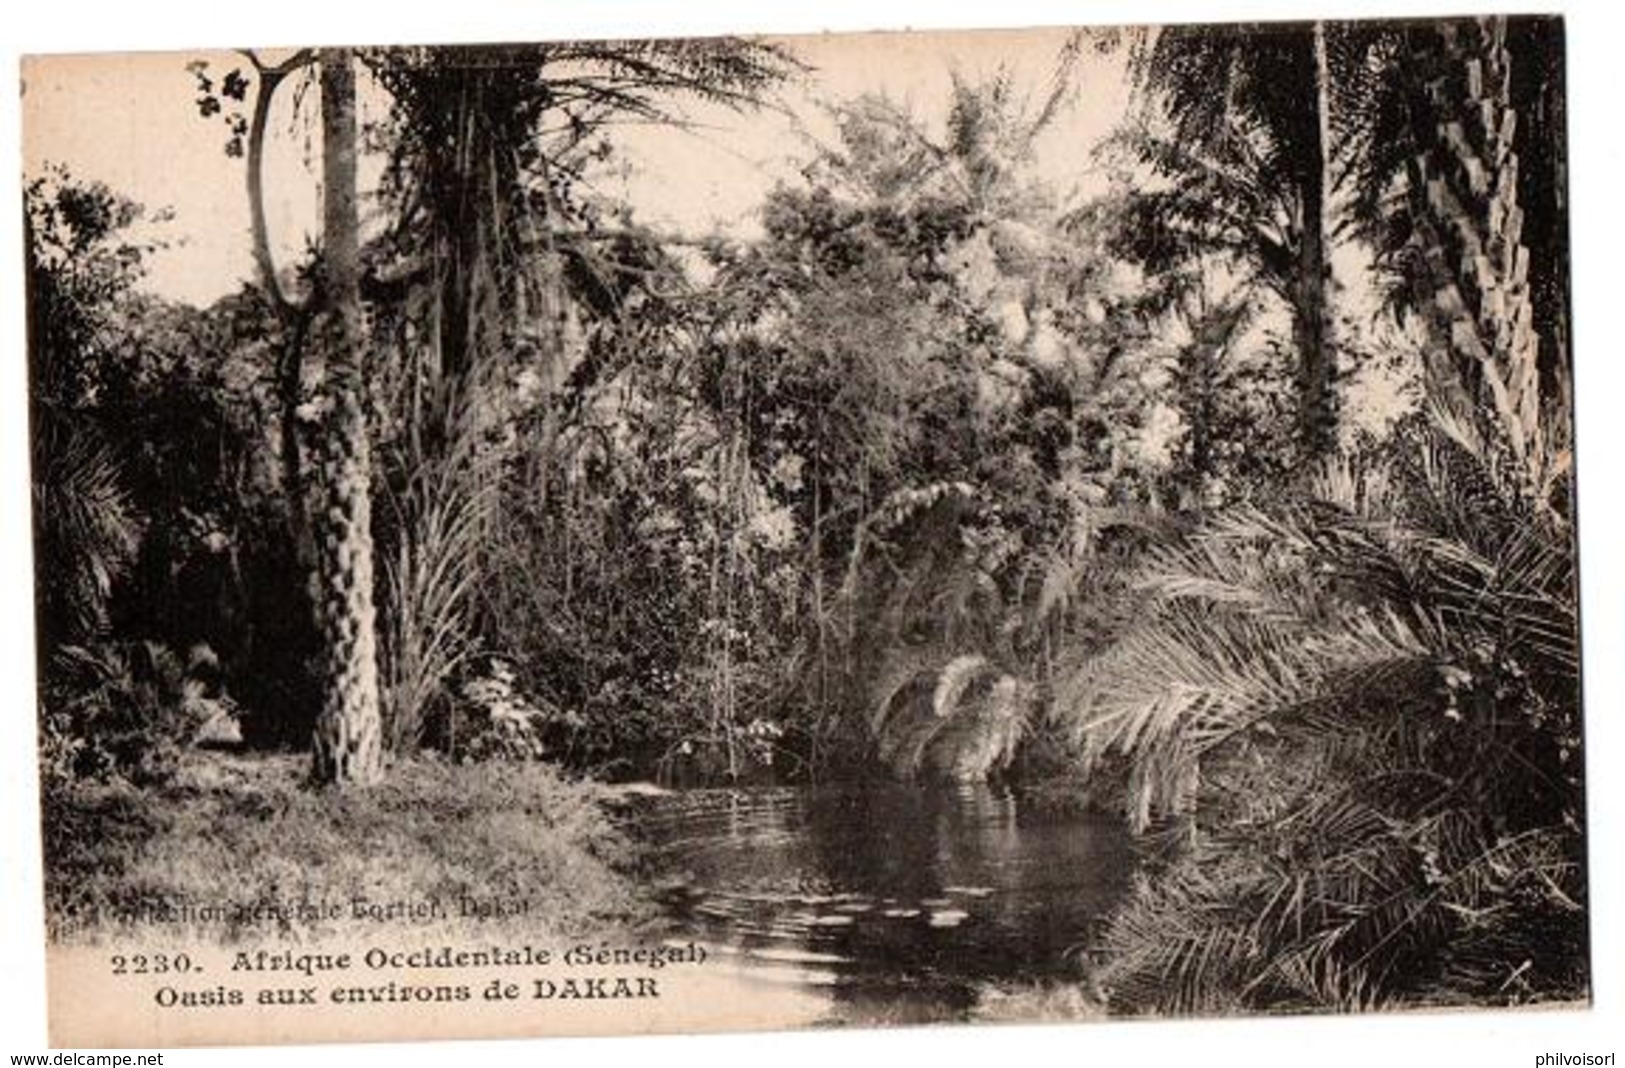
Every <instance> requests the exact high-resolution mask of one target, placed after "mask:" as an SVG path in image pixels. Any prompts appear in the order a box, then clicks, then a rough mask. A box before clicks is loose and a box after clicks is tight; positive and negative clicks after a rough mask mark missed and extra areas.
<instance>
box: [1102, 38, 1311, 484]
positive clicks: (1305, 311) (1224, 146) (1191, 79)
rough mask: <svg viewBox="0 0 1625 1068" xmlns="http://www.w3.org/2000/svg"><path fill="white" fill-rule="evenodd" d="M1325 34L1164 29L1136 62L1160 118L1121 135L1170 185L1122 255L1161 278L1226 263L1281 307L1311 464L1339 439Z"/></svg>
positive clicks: (1149, 205) (1134, 217)
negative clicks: (1331, 316) (1206, 260)
mask: <svg viewBox="0 0 1625 1068" xmlns="http://www.w3.org/2000/svg"><path fill="white" fill-rule="evenodd" d="M1324 34H1325V29H1324V27H1322V26H1321V25H1320V24H1314V25H1302V24H1299V25H1287V24H1280V25H1262V24H1241V25H1233V26H1169V27H1165V28H1163V29H1161V30H1159V31H1157V32H1156V34H1155V35H1154V36H1153V37H1151V38H1149V39H1148V40H1147V41H1145V42H1144V43H1142V44H1141V45H1140V46H1139V47H1138V48H1137V49H1136V51H1135V53H1134V55H1133V57H1132V61H1131V70H1132V71H1133V72H1134V75H1135V77H1136V79H1137V81H1138V83H1139V85H1140V87H1141V88H1142V90H1143V91H1144V92H1145V93H1146V94H1147V95H1146V102H1147V105H1148V107H1149V108H1150V109H1151V115H1152V117H1153V120H1154V121H1153V122H1151V123H1148V124H1147V125H1146V126H1145V127H1144V128H1142V129H1140V130H1137V131H1134V132H1132V133H1130V134H1129V135H1127V136H1126V138H1125V141H1126V143H1127V146H1128V148H1129V150H1130V153H1131V155H1132V157H1133V158H1134V159H1135V160H1136V161H1137V162H1138V163H1139V164H1140V165H1143V166H1146V167H1149V168H1150V169H1151V170H1152V171H1153V173H1154V174H1155V175H1156V176H1157V177H1159V178H1161V179H1163V180H1165V182H1166V187H1165V188H1162V189H1160V190H1157V191H1154V192H1150V193H1147V194H1144V195H1142V196H1140V197H1137V198H1136V202H1135V203H1134V204H1133V205H1132V212H1131V216H1130V219H1129V222H1130V226H1129V227H1128V229H1127V231H1126V233H1125V238H1126V239H1125V241H1124V242H1123V243H1122V247H1123V249H1124V251H1127V252H1129V253H1130V254H1132V255H1133V256H1134V257H1135V258H1137V259H1139V260H1140V261H1142V262H1144V263H1145V264H1146V265H1147V266H1148V267H1151V268H1152V269H1157V270H1166V269H1170V268H1174V267H1178V266H1181V265H1183V264H1185V263H1187V262H1190V261H1192V260H1194V259H1197V258H1202V257H1208V256H1219V257H1222V258H1224V259H1226V260H1227V261H1229V262H1230V263H1231V265H1232V266H1233V267H1234V268H1235V269H1237V270H1238V271H1240V272H1241V273H1242V274H1244V275H1246V276H1248V277H1250V278H1251V280H1252V281H1254V282H1255V283H1256V284H1257V285H1258V286H1259V287H1260V288H1262V289H1263V290H1266V291H1268V292H1272V293H1274V294H1275V295H1277V296H1278V297H1279V298H1280V299H1281V300H1282V301H1283V302H1284V303H1285V305H1286V307H1287V308H1288V310H1289V313H1290V316H1291V323H1292V327H1291V329H1292V342H1293V347H1294V349H1295V350H1296V354H1297V358H1298V372H1297V379H1298V396H1299V404H1298V439H1299V441H1300V443H1301V446H1302V449H1303V453H1304V455H1305V456H1307V457H1310V458H1315V457H1321V456H1325V455H1327V454H1328V453H1329V452H1331V451H1332V449H1333V448H1335V446H1336V441H1337V394H1336V361H1335V358H1334V351H1333V345H1332V339H1331V338H1330V336H1329V333H1328V329H1327V325H1328V300H1327V293H1328V287H1329V286H1330V284H1331V273H1330V261H1329V258H1328V257H1329V249H1328V236H1329V227H1328V220H1327V215H1328V205H1327V196H1326V194H1327V174H1326V167H1325V160H1326V144H1325V140H1326V138H1325V132H1324V131H1325V125H1326V111H1325V108H1324V106H1323V101H1324V96H1325V92H1324V90H1325V78H1324V59H1323V56H1324V48H1325V39H1324Z"/></svg>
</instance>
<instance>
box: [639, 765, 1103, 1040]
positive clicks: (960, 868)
mask: <svg viewBox="0 0 1625 1068" xmlns="http://www.w3.org/2000/svg"><path fill="white" fill-rule="evenodd" d="M632 823H633V829H634V833H635V835H636V836H637V837H638V838H640V839H641V840H643V842H644V843H645V844H646V847H647V850H648V854H649V856H650V857H651V858H652V864H653V865H654V878H655V880H656V883H657V885H658V886H660V887H662V888H663V889H662V897H663V900H664V901H665V902H666V905H667V909H668V913H669V916H670V923H671V926H672V936H673V937H674V938H680V939H683V940H687V939H690V938H692V939H696V940H698V941H700V942H701V943H702V944H703V945H705V946H706V947H707V948H708V950H709V951H710V953H711V954H712V955H713V959H714V960H717V961H718V962H719V966H720V968H721V969H723V970H724V971H725V972H726V973H727V974H728V975H729V976H730V978H731V980H732V981H733V982H734V983H735V984H736V985H737V987H738V988H739V995H740V997H742V998H749V997H751V996H752V995H753V994H755V993H763V992H766V991H773V990H777V991H781V992H782V991H784V990H786V989H787V988H789V989H791V990H793V991H795V992H796V993H797V994H799V995H800V996H802V998H803V1000H808V999H811V1000H812V1001H814V1002H815V1003H816V1004H818V1005H819V1006H821V1008H822V1012H821V1013H820V1018H821V1019H824V1020H827V1021H830V1022H835V1021H846V1022H864V1021H875V1020H881V1021H889V1022H930V1021H938V1020H951V1019H959V1018H963V1017H965V1016H967V1015H968V1014H970V1013H971V1012H972V1011H973V1010H974V1009H975V1008H976V1004H977V1002H978V999H979V998H981V997H983V996H985V995H986V994H987V992H988V991H989V990H990V989H991V988H993V987H995V986H997V985H1000V984H1009V983H1012V982H1021V981H1029V980H1044V979H1059V978H1063V977H1070V976H1075V975H1076V965H1075V960H1074V958H1073V955H1072V951H1074V950H1076V949H1077V948H1078V947H1079V946H1080V945H1081V944H1083V943H1084V942H1085V940H1086V939H1087V938H1088V936H1089V934H1090V932H1091V929H1092V927H1093V925H1094V924H1095V923H1096V922H1097V921H1098V919H1099V918H1100V917H1101V916H1102V915H1103V913H1104V911H1105V910H1106V909H1107V908H1109V907H1110V905H1111V904H1112V903H1113V902H1114V901H1115V899H1116V897H1117V896H1118V895H1119V894H1120V893H1121V892H1122V890H1123V888H1124V886H1125V884H1126V882H1127V878H1128V873H1129V870H1130V868H1131V866H1132V863H1133V858H1132V855H1131V850H1130V844H1129V840H1128V836H1127V834H1126V833H1125V831H1124V830H1123V828H1122V826H1121V825H1120V823H1118V822H1117V821H1115V820H1112V819H1109V818H1106V817H1102V816H1098V815H1091V814H1087V813H1079V812H1075V811H1067V812H1057V811H1054V810H1053V809H1049V810H1045V809H1040V808H1038V807H1036V806H1032V805H1029V804H1026V803H1024V802H1023V800H1022V798H1021V797H1020V796H1019V795H1018V794H1016V793H1012V792H1009V791H1003V790H999V789H995V788H989V787H986V786H977V787H966V788H960V789H953V788H946V789H926V788H922V787H903V786H897V785H890V784H883V785H877V784H870V785H863V786H840V787H835V786H820V787H782V788H753V789H703V790H684V791H679V792H676V793H671V794H667V795H664V796H659V797H653V798H644V799H640V800H639V802H638V804H637V808H636V811H635V813H634V814H633V819H632Z"/></svg>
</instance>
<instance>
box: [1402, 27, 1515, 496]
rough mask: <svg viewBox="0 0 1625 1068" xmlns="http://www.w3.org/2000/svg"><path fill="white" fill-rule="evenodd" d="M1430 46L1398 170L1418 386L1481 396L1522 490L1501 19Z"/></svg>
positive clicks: (1451, 401) (1450, 401)
mask: <svg viewBox="0 0 1625 1068" xmlns="http://www.w3.org/2000/svg"><path fill="white" fill-rule="evenodd" d="M1430 51H1431V52H1432V54H1431V55H1429V56H1427V57H1425V58H1426V59H1427V60H1428V61H1430V62H1431V67H1430V72H1429V73H1430V76H1429V77H1428V80H1427V82H1426V84H1425V86H1424V91H1423V100H1424V101H1425V106H1426V107H1427V109H1428V110H1429V111H1430V112H1431V116H1430V118H1431V123H1430V129H1429V130H1428V134H1429V140H1428V142H1427V143H1426V144H1425V145H1424V146H1423V150H1422V151H1421V152H1419V153H1418V155H1417V158H1416V161H1415V163H1414V164H1413V166H1412V171H1411V174H1410V176H1409V177H1410V188H1409V196H1410V201H1411V213H1412V216H1413V219H1414V221H1415V234H1416V245H1415V250H1416V255H1415V257H1414V264H1415V268H1416V269H1415V271H1414V276H1413V284H1414V286H1415V287H1416V289H1417V293H1416V296H1417V297H1418V300H1417V304H1418V306H1419V307H1421V308H1423V309H1424V310H1425V312H1426V315H1427V321H1428V325H1429V327H1430V332H1431V334H1432V337H1433V339H1434V342H1435V344H1434V348H1435V358H1434V359H1432V360H1431V361H1430V364H1429V367H1428V373H1429V380H1430V381H1429V386H1430V390H1431V392H1432V394H1433V396H1434V397H1435V399H1436V400H1437V401H1438V402H1439V403H1441V404H1443V405H1444V406H1445V407H1447V408H1449V409H1453V410H1454V411H1455V412H1456V414H1457V415H1458V416H1464V415H1469V414H1470V413H1471V412H1472V410H1473V409H1474V407H1475V406H1477V405H1478V404H1480V403H1487V404H1488V406H1489V407H1490V410H1491V411H1492V412H1493V413H1494V418H1495V421H1496V423H1497V425H1498V429H1499V430H1500V431H1501V433H1502V435H1503V436H1504V437H1505V439H1506V442H1507V444H1508V446H1509V447H1510V448H1511V450H1512V452H1513V454H1514V456H1515V458H1516V459H1517V461H1518V462H1519V464H1520V467H1521V468H1522V470H1523V471H1524V472H1525V474H1526V475H1527V476H1528V477H1529V479H1530V481H1531V483H1532V485H1531V488H1533V483H1534V482H1537V481H1538V479H1539V472H1538V471H1537V470H1536V469H1537V467H1538V466H1539V457H1540V455H1541V452H1542V441H1541V423H1540V380H1539V363H1538V352H1539V344H1540V343H1539V337H1538V335H1537V332H1536V330H1535V325H1534V307H1533V302H1532V299H1531V294H1530V288H1529V278H1528V275H1529V250H1528V248H1527V247H1526V245H1525V244H1524V241H1523V223H1524V219H1523V211H1522V209H1521V207H1520V206H1519V203H1518V154H1517V151H1516V149H1515V147H1514V137H1515V135H1516V131H1517V120H1518V117H1517V112H1516V109H1515V108H1514V107H1513V105H1512V102H1511V59H1510V56H1509V54H1508V51H1507V47H1506V25H1505V20H1504V19H1501V18H1481V19H1476V20H1473V21H1471V22H1468V23H1463V24H1454V23H1446V24H1444V25H1443V26H1442V27H1441V28H1440V30H1439V32H1438V35H1437V37H1436V38H1435V39H1434V40H1433V41H1432V42H1431V48H1430Z"/></svg>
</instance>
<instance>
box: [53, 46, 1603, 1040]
mask: <svg viewBox="0 0 1625 1068" xmlns="http://www.w3.org/2000/svg"><path fill="white" fill-rule="evenodd" d="M1564 56H1565V47H1564V26H1563V23H1562V21H1561V20H1560V19H1557V18H1554V17H1535V16H1507V15H1496V16H1477V17H1462V18H1451V19H1421V20H1408V21H1359V20H1325V21H1301V22H1290V23H1218V24H1210V25H1178V26H1164V27H1113V28H1088V27H1052V28H1035V29H1028V30H997V31H995V30H977V31H972V30H966V31H954V32H949V31H931V32H910V33H890V34H863V35H840V34H836V35H823V36H807V37H779V38H763V37H752V36H740V37H707V38H688V39H621V40H558V41H543V42H529V43H512V44H502V45H479V46H472V45H456V46H451V45H447V46H427V45H412V46H405V45H388V44H384V45H377V46H354V47H333V46H325V47H320V48H309V49H299V48H277V49H242V50H236V51H208V50H198V51H192V52H170V53H152V52H142V53H123V54H111V53H106V54H72V55H69V54H54V55H34V56H29V57H25V59H24V61H23V64H22V70H21V77H22V82H23V96H22V114H23V148H24V153H23V157H24V158H23V184H24V190H23V191H24V208H25V233H24V244H25V253H26V257H25V274H26V279H25V281H26V300H27V336H28V369H29V377H28V383H29V417H30V423H31V438H30V440H31V449H32V452H31V472H32V474H31V479H32V485H31V490H32V502H33V539H34V541H33V550H34V560H35V597H36V602H37V603H36V618H37V638H38V679H39V693H38V746H39V748H38V767H39V778H40V784H41V785H40V804H41V811H42V814H43V843H44V856H43V868H44V887H43V893H44V900H45V915H46V930H45V932H44V938H45V939H46V945H47V965H48V973H49V974H48V986H49V990H48V1001H49V1014H50V1034H51V1039H52V1041H53V1043H56V1044H59V1045H65V1046H74V1047H148V1048H150V1047H178V1046H219V1045H246V1044H277V1043H312V1042H341V1041H385V1040H390V1041H401V1040H415V1039H427V1038H496V1037H526V1038H532V1037H536V1038H539V1037H547V1036H562V1035H592V1034H631V1033H646V1032H696V1031H732V1030H753V1029H754V1030H762V1029H775V1030H781V1029H794V1028H806V1027H823V1026H875V1025H901V1024H920V1023H958V1024H975V1023H980V1022H990V1021H1018V1022H1037V1021H1106V1020H1112V1019H1118V1018H1126V1017H1156V1018H1163V1019H1171V1018H1188V1017H1199V1016H1215V1015H1224V1016H1237V1015H1244V1016H1280V1015H1292V1014H1324V1013H1346V1012H1361V1013H1387V1012H1405V1011H1415V1010H1437V1009H1470V1010H1480V1011H1482V1010H1501V1009H1509V1008H1515V1007H1529V1006H1538V1007H1545V1008H1551V1007H1558V1008H1566V1009H1572V1010H1584V1009H1585V1008H1586V1006H1588V1004H1589V1003H1590V998H1591V992H1592V973H1591V952H1590V916H1591V912H1590V908H1589V898H1588V878H1587V864H1586V862H1587V836H1586V810H1585V794H1584V790H1585V783H1584V767H1585V761H1584V749H1583V745H1582V740H1583V734H1584V732H1583V729H1582V717H1581V702H1580V685H1579V680H1580V655H1579V649H1580V644H1579V626H1578V614H1579V613H1578V587H1577V577H1576V576H1577V549H1576V546H1577V539H1576V527H1575V493H1574V488H1573V487H1574V471H1575V464H1574V454H1573V448H1572V442H1573V433H1572V427H1573V416H1572V398H1573V388H1572V381H1573V379H1572V374H1571V367H1572V361H1571V341H1570V338H1571V327H1570V321H1571V320H1570V307H1569V290H1570V279H1569V257H1568V230H1569V217H1568V215H1569V209H1568V193H1567V189H1568V173H1567V164H1566V129H1567V127H1566V122H1567V120H1566V111H1565V80H1564V79H1565V74H1564V71H1565V67H1564ZM1565 1063H1580V1062H1578V1061H1571V1062H1565Z"/></svg>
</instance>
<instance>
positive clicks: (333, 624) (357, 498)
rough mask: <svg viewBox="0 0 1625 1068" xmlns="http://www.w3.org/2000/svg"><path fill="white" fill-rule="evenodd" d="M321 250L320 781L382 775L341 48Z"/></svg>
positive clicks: (345, 71) (326, 154) (330, 67)
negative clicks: (324, 405)
mask: <svg viewBox="0 0 1625 1068" xmlns="http://www.w3.org/2000/svg"><path fill="white" fill-rule="evenodd" d="M321 83H322V151H323V167H322V169H323V196H324V209H323V215H324V217H323V248H324V262H325V266H326V286H327V290H326V298H327V315H326V318H327V326H328V330H327V335H328V350H327V374H328V389H329V392H330V398H331V406H330V409H329V411H328V413H327V422H326V426H325V427H324V428H323V435H322V441H321V443H320V448H319V450H318V451H319V455H320V465H319V467H320V479H321V487H320V488H321V506H320V508H319V509H318V510H317V514H316V517H315V520H316V522H315V534H316V552H317V561H316V617H317V620H316V621H317V626H318V628H319V629H320V631H321V635H322V639H323V645H324V649H325V656H326V660H325V663H324V665H323V668H324V670H323V676H324V678H323V682H324V696H323V702H322V710H321V713H320V715H319V716H318V718H317V721H316V734H315V746H314V749H315V755H314V760H313V762H312V767H311V774H312V777H313V778H314V780H315V781H316V782H318V783H323V784H335V785H340V786H344V785H351V784H367V783H372V782H376V781H377V780H378V778H379V776H380V775H381V773H382V768H383V748H382V736H383V731H382V719H381V715H380V709H379V686H378V640H377V619H376V611H375V608H374V605H373V549H372V502H371V478H372V471H371V467H372V461H371V453H370V450H369V447H368V442H367V421H366V415H365V411H364V408H363V406H362V402H361V397H362V389H363V384H362V368H361V321H360V320H361V295H360V250H359V236H358V233H357V231H358V228H359V227H358V222H357V216H356V114H355V107H356V105H355V74H354V71H353V69H352V66H351V60H350V55H349V52H348V51H347V50H344V49H329V50H324V51H323V52H322V54H321Z"/></svg>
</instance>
